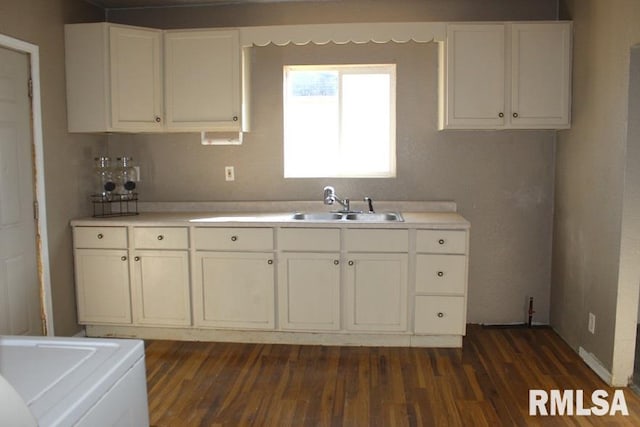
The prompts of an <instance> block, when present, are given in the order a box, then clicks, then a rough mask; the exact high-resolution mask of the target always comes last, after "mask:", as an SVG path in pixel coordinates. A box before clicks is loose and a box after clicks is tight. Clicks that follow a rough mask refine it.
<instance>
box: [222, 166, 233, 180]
mask: <svg viewBox="0 0 640 427" xmlns="http://www.w3.org/2000/svg"><path fill="white" fill-rule="evenodd" d="M224 179H225V181H234V180H235V179H236V173H235V171H234V169H233V166H225V167H224Z"/></svg>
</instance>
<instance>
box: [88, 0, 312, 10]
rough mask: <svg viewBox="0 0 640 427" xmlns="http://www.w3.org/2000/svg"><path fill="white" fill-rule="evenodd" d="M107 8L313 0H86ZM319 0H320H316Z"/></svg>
mask: <svg viewBox="0 0 640 427" xmlns="http://www.w3.org/2000/svg"><path fill="white" fill-rule="evenodd" d="M85 1H87V2H89V3H91V4H94V5H96V6H100V7H102V8H105V9H126V8H139V7H171V6H195V5H223V4H242V3H279V2H285V1H290V2H291V1H297V2H302V1H313V0H85ZM316 1H318V0H316Z"/></svg>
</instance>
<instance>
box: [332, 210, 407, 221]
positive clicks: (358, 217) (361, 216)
mask: <svg viewBox="0 0 640 427" xmlns="http://www.w3.org/2000/svg"><path fill="white" fill-rule="evenodd" d="M344 219H346V220H349V221H377V222H386V221H396V222H402V221H404V218H403V217H402V215H400V213H398V212H381V213H377V212H375V213H373V212H371V213H370V212H362V213H348V214H346V215H345V217H344Z"/></svg>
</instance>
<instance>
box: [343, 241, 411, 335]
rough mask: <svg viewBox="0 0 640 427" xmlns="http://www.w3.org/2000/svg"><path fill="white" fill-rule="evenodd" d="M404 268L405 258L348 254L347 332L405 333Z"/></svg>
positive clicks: (405, 291)
mask: <svg viewBox="0 0 640 427" xmlns="http://www.w3.org/2000/svg"><path fill="white" fill-rule="evenodd" d="M407 264H408V260H407V255H404V254H348V261H347V266H346V282H345V286H346V288H347V289H346V301H345V304H346V313H347V319H346V320H347V325H346V326H347V329H350V330H362V331H404V330H406V327H407Z"/></svg>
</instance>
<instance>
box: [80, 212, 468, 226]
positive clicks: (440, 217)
mask: <svg viewBox="0 0 640 427" xmlns="http://www.w3.org/2000/svg"><path fill="white" fill-rule="evenodd" d="M322 212H324V211H322ZM381 212H382V211H381ZM400 212H401V213H402V216H403V217H404V221H402V222H399V221H379V222H378V221H354V220H329V221H312V220H294V219H292V215H293V212H291V211H289V212H142V213H140V214H139V215H131V216H119V217H111V218H80V219H75V220H72V221H71V225H72V226H74V227H77V226H105V227H108V226H127V225H133V226H155V227H161V226H170V227H171V226H173V227H176V226H197V227H229V226H232V227H238V226H241V227H283V226H286V227H336V228H346V227H349V228H419V227H424V226H428V227H429V228H447V229H468V228H470V224H469V222H468V221H467V220H466V219H464V218H463V217H462V216H461V215H459V214H457V213H456V212H402V211H400Z"/></svg>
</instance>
